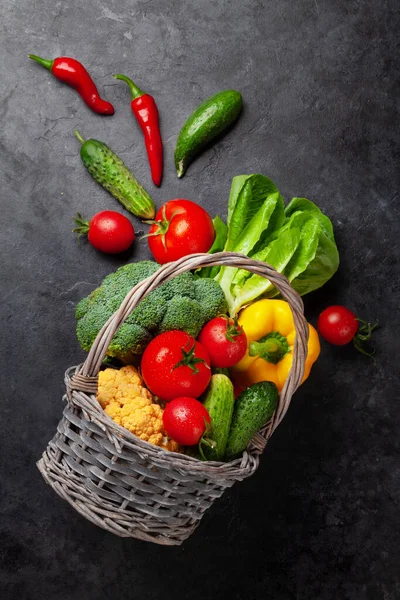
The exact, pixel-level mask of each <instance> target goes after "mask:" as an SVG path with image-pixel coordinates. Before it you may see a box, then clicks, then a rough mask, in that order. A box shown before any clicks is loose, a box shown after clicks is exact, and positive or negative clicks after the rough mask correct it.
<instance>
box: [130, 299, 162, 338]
mask: <svg viewBox="0 0 400 600" xmlns="http://www.w3.org/2000/svg"><path fill="white" fill-rule="evenodd" d="M167 306H168V304H167V301H166V300H165V298H164V297H163V296H162V294H161V293H160V291H159V288H157V289H156V290H154V292H151V294H149V295H148V296H146V298H145V299H144V300H141V302H139V304H138V305H137V307H136V308H134V310H133V312H131V314H130V315H129V317H128V318H127V320H126V323H136V324H138V325H141V326H142V327H144V328H145V329H148V331H157V330H158V327H159V325H160V323H161V321H162V320H163V317H164V315H165V312H166V310H167Z"/></svg>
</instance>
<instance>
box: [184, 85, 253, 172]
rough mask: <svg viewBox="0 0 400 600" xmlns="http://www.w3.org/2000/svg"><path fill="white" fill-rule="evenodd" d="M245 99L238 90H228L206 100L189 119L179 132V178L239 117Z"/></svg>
mask: <svg viewBox="0 0 400 600" xmlns="http://www.w3.org/2000/svg"><path fill="white" fill-rule="evenodd" d="M241 109H242V96H241V94H240V93H239V92H237V91H236V90H225V91H223V92H218V94H214V96H211V98H207V100H204V102H202V103H201V104H200V105H199V106H198V107H197V108H196V110H195V111H194V112H193V113H192V114H191V115H190V117H189V118H188V119H187V121H186V122H185V123H184V125H183V127H182V129H181V130H180V132H179V135H178V139H177V141H176V147H175V153H174V161H175V168H176V172H177V175H178V177H182V176H183V175H184V173H185V171H186V169H187V167H188V165H189V163H190V162H191V161H192V160H193V158H194V157H195V156H196V154H198V153H199V152H200V150H202V149H203V148H204V146H206V145H207V144H208V143H209V142H211V141H212V140H213V139H214V138H215V137H216V136H217V135H219V134H220V133H222V131H224V129H226V128H227V127H229V125H231V124H232V123H233V122H234V121H235V120H236V119H237V117H238V116H239V113H240V111H241Z"/></svg>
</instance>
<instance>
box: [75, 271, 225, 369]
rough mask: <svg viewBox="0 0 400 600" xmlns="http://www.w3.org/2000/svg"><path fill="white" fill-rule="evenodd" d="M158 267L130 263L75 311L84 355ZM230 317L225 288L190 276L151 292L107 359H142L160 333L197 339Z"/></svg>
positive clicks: (115, 340) (118, 334)
mask: <svg viewBox="0 0 400 600" xmlns="http://www.w3.org/2000/svg"><path fill="white" fill-rule="evenodd" d="M159 268H160V267H159V265H158V264H157V263H155V262H153V261H149V260H147V261H141V262H138V263H130V264H127V265H124V266H123V267H120V268H119V269H117V271H115V272H114V273H110V274H109V275H107V277H105V278H104V280H103V282H102V284H101V285H100V286H99V287H98V288H97V289H95V290H94V291H93V292H92V293H91V294H89V296H87V297H86V298H83V299H82V300H81V301H80V302H78V304H77V306H76V311H75V315H76V318H77V327H76V333H77V337H78V341H79V343H80V345H81V347H82V348H83V350H86V351H89V350H90V348H91V346H92V344H93V342H94V340H95V338H96V336H97V334H98V332H99V331H100V329H101V328H102V327H103V325H104V324H105V323H106V321H107V320H108V319H109V318H110V317H111V315H112V314H113V313H114V312H115V311H116V310H117V309H118V308H119V306H120V305H121V303H122V301H123V300H124V298H125V296H126V295H127V294H128V292H129V291H130V290H131V289H132V288H133V287H134V286H135V285H137V284H138V283H139V282H140V281H143V279H146V278H147V277H150V276H151V275H153V273H155V272H156V271H157V269H159ZM226 312H227V303H226V300H225V296H224V293H223V291H222V289H221V287H220V285H219V284H218V283H217V282H216V281H214V280H213V279H207V278H201V279H199V278H197V277H196V276H195V275H193V273H190V272H186V273H182V274H181V275H178V276H177V277H174V278H173V279H171V280H170V281H167V282H166V283H164V284H163V285H161V286H160V287H159V288H157V289H156V290H154V291H152V292H151V293H150V294H149V295H148V296H147V297H146V298H145V299H144V300H142V301H141V302H140V303H139V304H138V306H137V307H136V308H135V309H134V310H133V311H132V313H131V314H130V315H129V316H128V318H127V319H126V320H125V322H124V323H123V324H122V325H121V327H120V328H119V329H118V331H117V332H116V334H115V335H114V337H113V339H112V340H111V343H110V346H109V348H108V351H107V355H108V356H110V357H113V358H117V359H119V360H121V361H122V362H124V363H128V362H130V361H131V360H132V358H133V357H134V356H137V355H140V354H141V353H142V352H143V350H144V348H145V347H146V346H147V344H148V343H149V341H150V340H151V339H152V338H153V337H155V336H156V335H157V334H158V333H161V332H163V331H169V330H171V329H179V330H182V331H186V332H187V333H189V334H190V335H192V336H193V337H197V335H198V334H199V332H200V329H201V328H202V327H203V325H204V324H205V323H206V322H207V321H210V320H211V319H213V318H214V317H216V316H217V315H219V314H224V313H226Z"/></svg>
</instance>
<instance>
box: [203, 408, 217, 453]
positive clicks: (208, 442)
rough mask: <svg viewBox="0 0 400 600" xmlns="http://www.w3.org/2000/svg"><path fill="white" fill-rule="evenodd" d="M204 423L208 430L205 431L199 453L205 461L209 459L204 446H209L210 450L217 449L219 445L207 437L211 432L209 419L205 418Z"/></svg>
mask: <svg viewBox="0 0 400 600" xmlns="http://www.w3.org/2000/svg"><path fill="white" fill-rule="evenodd" d="M204 423H205V425H206V428H205V431H204V433H203V435H202V436H201V438H200V441H199V452H200V456H201V458H202V459H203V460H207V457H206V456H205V455H204V451H203V446H208V448H215V447H216V446H217V443H216V442H215V441H214V440H212V439H211V438H209V437H207V436H208V434H209V433H210V431H211V424H210V423H209V422H208V421H207V419H206V418H205V417H204Z"/></svg>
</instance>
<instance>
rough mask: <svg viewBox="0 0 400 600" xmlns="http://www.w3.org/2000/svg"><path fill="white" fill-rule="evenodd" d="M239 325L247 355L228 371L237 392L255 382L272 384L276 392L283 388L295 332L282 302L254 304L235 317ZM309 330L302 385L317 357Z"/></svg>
mask: <svg viewBox="0 0 400 600" xmlns="http://www.w3.org/2000/svg"><path fill="white" fill-rule="evenodd" d="M238 321H239V324H240V325H241V326H242V327H243V329H244V332H245V334H246V336H247V344H248V346H247V352H246V354H245V355H244V357H243V358H242V360H241V361H240V362H238V363H237V364H236V365H235V366H234V367H233V368H232V369H231V375H232V379H233V380H234V383H235V385H236V386H237V387H238V388H245V387H248V386H249V385H252V384H253V383H257V382H258V381H273V382H274V383H275V384H276V386H277V388H278V390H279V391H281V389H282V388H283V386H284V383H285V381H286V379H287V377H288V375H289V371H290V368H291V366H292V356H293V347H294V340H295V337H296V330H295V327H294V321H293V316H292V311H291V309H290V306H289V304H288V303H287V302H285V301H284V300H258V301H257V302H254V303H253V304H250V305H249V306H247V307H246V308H244V309H243V310H242V311H241V312H240V314H239V319H238ZM308 327H309V339H308V355H307V358H306V361H305V368H304V377H303V380H302V383H303V381H305V380H306V379H307V377H308V376H309V374H310V370H311V367H312V365H313V363H314V362H315V361H316V360H317V358H318V356H319V353H320V344H319V338H318V333H317V332H316V330H315V329H314V327H313V326H312V325H310V324H309V325H308Z"/></svg>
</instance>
